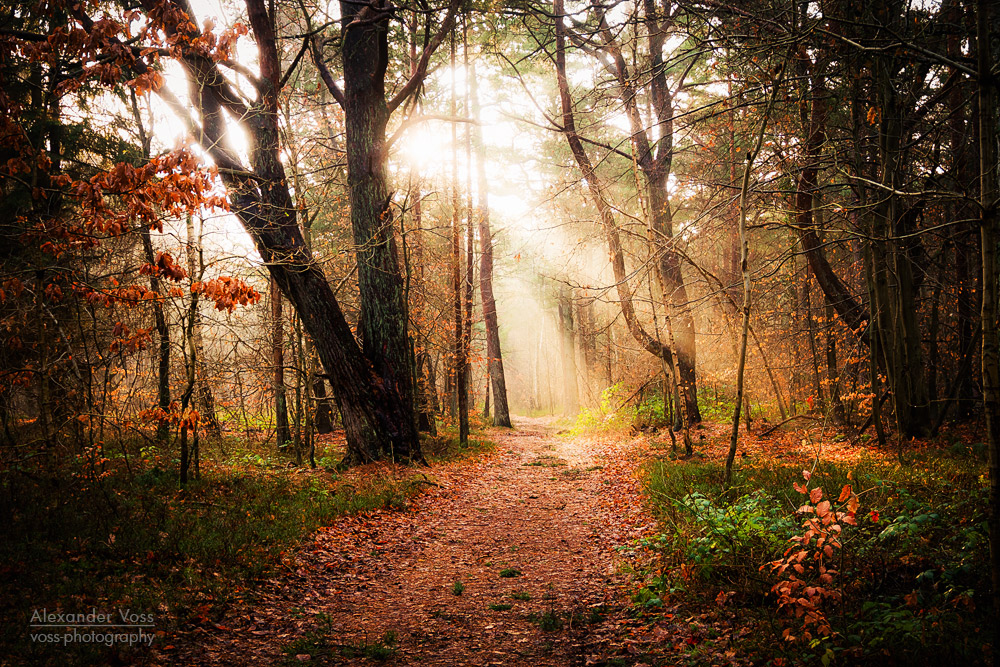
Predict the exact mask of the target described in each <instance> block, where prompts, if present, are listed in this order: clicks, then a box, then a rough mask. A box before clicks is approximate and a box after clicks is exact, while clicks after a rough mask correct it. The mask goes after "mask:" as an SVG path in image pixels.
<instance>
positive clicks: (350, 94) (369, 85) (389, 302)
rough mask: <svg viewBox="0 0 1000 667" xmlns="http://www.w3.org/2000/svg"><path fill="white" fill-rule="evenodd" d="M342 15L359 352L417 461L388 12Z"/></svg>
mask: <svg viewBox="0 0 1000 667" xmlns="http://www.w3.org/2000/svg"><path fill="white" fill-rule="evenodd" d="M340 11H341V14H342V16H343V25H344V26H345V27H344V30H343V35H342V39H343V46H342V53H343V64H344V95H343V97H344V104H343V106H344V121H345V128H346V134H347V138H346V144H347V179H348V185H349V197H350V204H351V228H352V230H353V234H354V244H355V247H356V253H357V262H358V288H359V291H360V297H361V300H360V303H361V315H360V319H359V323H358V329H359V332H360V335H361V341H362V349H363V352H364V355H365V357H366V358H367V359H368V361H369V363H370V364H371V366H372V368H373V369H374V371H375V375H376V377H377V379H378V381H379V382H380V383H381V384H382V386H383V387H384V388H385V390H386V391H387V392H389V393H392V394H395V395H397V396H398V397H399V405H398V406H396V410H397V411H398V413H399V414H398V418H399V423H398V424H396V429H398V434H399V439H400V441H401V442H400V445H401V446H402V449H403V450H404V451H405V455H406V456H411V455H413V456H417V457H419V452H420V440H419V438H418V437H417V429H416V419H415V416H414V414H413V386H412V383H411V380H410V358H409V340H408V336H407V321H406V304H405V301H404V294H403V279H402V276H401V275H400V272H399V259H398V252H397V249H396V242H395V235H394V224H393V212H392V207H391V203H392V201H391V200H392V197H391V194H390V192H389V186H388V171H387V157H388V154H387V146H386V137H385V131H386V125H387V123H388V120H389V113H390V112H389V108H388V106H387V103H386V97H385V75H386V68H387V66H388V54H387V52H386V39H387V31H388V22H389V13H388V12H387V11H386V8H385V7H382V6H381V3H380V2H379V1H378V0H375V2H372V3H371V4H367V3H356V2H350V1H348V0H344V1H342V2H341V3H340Z"/></svg>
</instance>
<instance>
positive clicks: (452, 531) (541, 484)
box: [152, 418, 689, 665]
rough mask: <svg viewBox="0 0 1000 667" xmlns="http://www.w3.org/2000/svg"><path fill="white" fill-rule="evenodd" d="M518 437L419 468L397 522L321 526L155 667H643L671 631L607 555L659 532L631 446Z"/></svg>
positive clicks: (179, 637)
mask: <svg viewBox="0 0 1000 667" xmlns="http://www.w3.org/2000/svg"><path fill="white" fill-rule="evenodd" d="M515 427H516V428H515V429H514V430H507V429H493V430H491V431H490V433H489V437H490V438H491V439H493V440H494V442H495V443H496V450H495V451H494V452H493V453H491V454H487V455H485V456H480V457H478V458H476V459H472V460H467V461H463V462H456V463H452V464H445V465H441V466H435V467H434V468H432V469H430V470H429V471H428V473H427V478H426V479H427V484H426V485H425V486H426V487H427V491H426V492H424V493H422V494H420V495H418V496H417V497H416V498H414V499H413V500H412V501H411V502H410V505H409V507H408V509H407V510H405V511H391V510H379V511H375V512H369V513H366V514H363V515H360V516H353V517H345V518H344V519H343V520H338V521H337V522H335V523H334V525H331V526H328V527H326V528H324V529H321V530H319V531H318V532H316V533H315V534H314V535H313V536H311V538H310V539H309V540H308V541H307V542H306V543H304V544H303V545H301V547H300V548H299V549H298V550H297V551H296V553H295V554H294V555H293V556H291V557H289V558H288V559H287V560H286V562H285V569H284V571H283V572H279V573H278V574H277V575H275V576H274V577H273V578H272V579H271V580H270V581H268V582H267V583H265V584H264V585H263V587H262V588H261V589H259V590H258V591H257V592H256V593H255V594H254V596H253V598H252V599H251V598H248V599H247V600H246V601H245V602H242V603H237V604H236V605H235V606H234V607H233V608H231V609H230V611H229V613H228V614H227V616H226V617H224V618H222V619H217V621H215V622H205V623H203V624H200V625H197V626H194V627H189V628H187V629H184V630H183V631H182V632H180V633H178V634H176V635H174V636H172V637H168V638H166V641H165V642H164V644H165V645H163V644H161V646H163V648H162V649H160V650H155V649H154V653H153V656H152V658H153V662H154V663H159V664H192V665H247V664H281V663H282V662H284V663H286V664H303V663H306V664H378V663H379V662H388V663H389V664H399V665H408V664H423V665H621V664H629V665H637V664H642V663H643V659H644V657H645V656H647V655H648V654H647V650H649V648H650V646H651V645H652V644H654V643H655V644H656V645H658V646H662V645H664V642H662V640H663V639H664V638H665V636H666V635H667V634H668V633H669V632H671V629H670V626H669V625H666V626H657V625H655V624H654V625H649V624H644V623H640V622H638V621H636V620H635V619H634V618H633V616H632V615H630V614H629V613H628V607H629V604H628V590H627V588H628V585H629V582H630V577H629V574H628V573H629V572H630V570H629V565H628V563H627V562H626V560H625V559H624V557H619V555H618V553H617V552H616V550H615V549H614V547H616V546H621V545H625V544H627V543H629V542H631V541H633V540H634V539H635V538H637V537H639V536H640V535H642V534H645V533H648V532H650V531H652V530H653V529H654V527H655V522H654V521H653V519H652V517H650V516H648V515H647V514H646V513H645V511H644V510H643V509H642V502H641V497H640V488H639V482H638V478H637V475H636V471H637V467H638V465H639V462H640V459H641V457H640V456H637V455H633V454H635V453H636V452H635V451H634V450H636V449H637V443H640V442H641V441H642V439H641V438H636V439H629V438H620V439H616V440H615V441H614V442H609V441H606V440H605V441H603V442H602V441H599V440H597V439H595V438H590V437H586V436H582V437H565V436H563V435H557V433H556V430H557V429H556V427H555V426H554V425H553V424H552V422H551V419H528V418H520V419H517V420H516V421H515ZM352 474H359V475H364V474H366V471H364V470H361V471H357V472H355V473H352ZM670 616H671V615H670V614H667V615H666V617H667V618H669V617H670ZM683 627H684V628H687V627H689V626H688V624H684V626H683ZM671 643H672V642H667V643H666V645H670V644H671ZM650 657H652V656H650Z"/></svg>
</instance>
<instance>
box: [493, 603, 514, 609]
mask: <svg viewBox="0 0 1000 667" xmlns="http://www.w3.org/2000/svg"><path fill="white" fill-rule="evenodd" d="M513 608H514V605H512V604H510V603H509V602H494V603H493V604H491V605H490V611H510V610H511V609H513Z"/></svg>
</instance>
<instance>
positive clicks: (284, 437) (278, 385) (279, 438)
mask: <svg viewBox="0 0 1000 667" xmlns="http://www.w3.org/2000/svg"><path fill="white" fill-rule="evenodd" d="M270 293H271V390H272V391H273V392H274V439H275V445H276V446H277V448H278V449H279V450H284V449H285V448H286V447H287V446H288V445H287V443H289V442H291V440H292V433H291V429H290V428H289V426H288V400H287V392H286V390H285V317H284V312H283V310H284V309H283V308H282V307H281V306H282V303H281V291H280V290H279V289H278V284H277V281H275V279H274V278H272V279H271V289H270Z"/></svg>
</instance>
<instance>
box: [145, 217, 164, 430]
mask: <svg viewBox="0 0 1000 667" xmlns="http://www.w3.org/2000/svg"><path fill="white" fill-rule="evenodd" d="M139 234H140V236H141V237H142V249H143V251H144V253H145V255H146V261H147V262H149V263H150V264H156V256H155V254H154V253H153V241H152V239H151V238H150V234H149V227H146V226H145V225H142V226H141V227H140V228H139ZM149 288H150V289H151V290H153V292H155V293H156V294H161V292H160V279H159V278H158V277H156V274H155V273H151V274H150V276H149ZM153 321H154V323H155V326H156V337H157V340H158V341H159V343H160V344H159V347H158V348H157V365H156V405H157V407H159V408H160V410H162V411H163V412H164V413H166V412H168V411H169V410H170V327H168V326H167V318H166V316H165V315H164V313H163V304H162V303H160V301H159V300H157V301H154V302H153ZM169 436H170V425H169V424H168V423H167V420H165V419H161V420H160V422H159V423H158V424H157V426H156V439H157V440H158V441H159V442H166V441H167V438H168V437H169Z"/></svg>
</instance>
